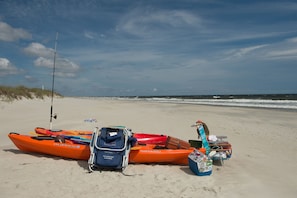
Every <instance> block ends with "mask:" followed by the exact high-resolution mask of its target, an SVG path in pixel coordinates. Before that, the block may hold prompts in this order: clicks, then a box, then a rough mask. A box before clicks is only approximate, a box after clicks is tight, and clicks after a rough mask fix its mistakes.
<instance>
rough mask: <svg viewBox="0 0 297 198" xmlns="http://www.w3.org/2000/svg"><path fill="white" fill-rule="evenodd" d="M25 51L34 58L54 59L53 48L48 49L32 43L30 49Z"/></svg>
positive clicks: (27, 48)
mask: <svg viewBox="0 0 297 198" xmlns="http://www.w3.org/2000/svg"><path fill="white" fill-rule="evenodd" d="M24 51H25V52H26V53H27V54H29V55H32V56H39V57H47V58H49V57H52V58H53V56H54V50H53V49H51V48H47V47H45V46H44V45H42V44H40V43H31V44H30V45H29V46H28V47H26V48H25V49H24Z"/></svg>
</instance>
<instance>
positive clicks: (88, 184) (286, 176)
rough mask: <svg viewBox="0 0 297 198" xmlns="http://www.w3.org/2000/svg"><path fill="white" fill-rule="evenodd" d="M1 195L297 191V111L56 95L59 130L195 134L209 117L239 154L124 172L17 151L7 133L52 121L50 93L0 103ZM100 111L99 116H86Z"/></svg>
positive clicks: (200, 194) (208, 194) (215, 130)
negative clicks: (193, 166) (197, 165)
mask: <svg viewBox="0 0 297 198" xmlns="http://www.w3.org/2000/svg"><path fill="white" fill-rule="evenodd" d="M0 112H1V113H0V120H1V124H0V147H1V149H0V178H1V179H0V196H1V197H3V198H6V197H7V198H8V197H9V198H14V197H22V198H23V197H64V198H68V197H69V198H70V197H71V198H73V197H123V198H124V197H129V198H134V197H135V198H136V197H137V198H141V197H160V198H164V197H171V198H172V197H178V198H179V197H184V198H185V197H207V198H211V197H226V198H227V197H228V198H233V197H234V198H238V197H241V198H245V197H261V198H265V197H267V198H268V197H269V198H271V197H277V198H279V197H286V198H293V197H294V198H295V197H296V196H297V169H296V168H297V144H296V142H297V131H296V129H297V112H296V111H285V110H273V109H253V108H238V107H220V106H203V105H188V104H187V105H186V104H168V103H153V102H145V101H124V100H112V99H84V98H59V99H54V113H57V114H58V118H57V120H53V128H54V129H83V130H93V129H94V127H96V126H98V127H103V126H109V125H124V126H126V127H128V128H131V129H132V130H133V132H145V133H156V134H167V135H171V136H174V137H177V138H181V139H183V140H188V139H196V138H197V133H196V131H195V129H194V128H193V127H191V125H192V124H194V123H195V122H196V120H198V119H200V120H203V121H204V122H205V123H206V124H207V125H208V128H209V130H210V133H211V134H214V135H227V136H228V140H229V142H230V143H231V144H232V148H233V155H232V158H231V159H230V160H226V161H225V163H224V166H213V173H212V175H210V176H203V177H199V176H196V175H194V174H193V173H192V172H191V170H190V169H189V167H188V166H176V165H144V164H131V165H129V166H128V167H127V169H126V170H125V173H126V174H129V175H130V176H125V175H123V174H122V173H120V172H112V171H103V172H93V173H91V174H90V173H88V165H87V162H86V161H75V160H67V159H61V158H58V157H50V156H46V155H39V154H26V153H23V152H21V151H19V150H18V149H17V148H16V147H15V146H14V144H13V143H12V142H11V141H10V140H9V138H8V137H7V135H8V133H9V132H18V133H22V134H28V132H30V131H33V130H34V128H35V127H44V128H49V117H50V99H45V100H38V99H34V100H26V99H24V100H21V101H14V102H12V103H7V102H0ZM88 118H95V119H97V121H98V122H97V123H94V122H84V120H85V119H88Z"/></svg>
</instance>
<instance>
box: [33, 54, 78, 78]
mask: <svg viewBox="0 0 297 198" xmlns="http://www.w3.org/2000/svg"><path fill="white" fill-rule="evenodd" d="M34 65H35V66H38V67H46V68H53V66H54V61H53V60H52V59H48V58H44V57H38V58H37V59H36V60H35V61H34ZM55 69H56V73H55V75H57V76H61V77H75V76H76V73H77V72H78V71H79V69H80V67H79V65H77V64H75V63H73V62H72V61H70V60H68V59H65V58H58V59H57V60H56V63H55Z"/></svg>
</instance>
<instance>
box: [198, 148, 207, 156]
mask: <svg viewBox="0 0 297 198" xmlns="http://www.w3.org/2000/svg"><path fill="white" fill-rule="evenodd" d="M198 150H199V151H200V152H201V153H203V154H204V155H205V154H206V149H205V148H199V149H198Z"/></svg>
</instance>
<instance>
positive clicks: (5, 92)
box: [0, 86, 62, 101]
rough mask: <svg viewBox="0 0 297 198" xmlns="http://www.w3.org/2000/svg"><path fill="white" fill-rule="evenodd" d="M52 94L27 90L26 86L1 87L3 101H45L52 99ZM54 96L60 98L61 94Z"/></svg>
mask: <svg viewBox="0 0 297 198" xmlns="http://www.w3.org/2000/svg"><path fill="white" fill-rule="evenodd" d="M51 96H52V92H51V91H50V90H42V89H39V88H27V87H25V86H17V87H8V86H0V100H2V101H13V100H21V99H22V98H27V99H34V98H39V99H44V97H51ZM54 96H60V97H62V95H61V94H59V93H54Z"/></svg>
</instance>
